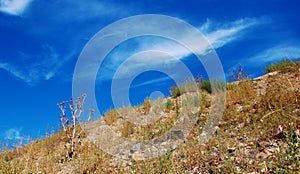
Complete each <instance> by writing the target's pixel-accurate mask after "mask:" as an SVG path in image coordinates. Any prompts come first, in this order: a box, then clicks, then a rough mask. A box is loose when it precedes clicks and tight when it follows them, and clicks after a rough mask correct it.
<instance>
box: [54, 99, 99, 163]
mask: <svg viewBox="0 0 300 174" xmlns="http://www.w3.org/2000/svg"><path fill="white" fill-rule="evenodd" d="M85 98H86V94H83V95H82V96H81V97H78V98H77V99H76V100H74V99H73V98H71V99H70V100H69V101H65V102H62V103H59V104H57V106H58V108H59V109H60V111H61V112H62V115H60V116H59V118H60V125H61V127H62V129H63V130H64V132H65V133H66V136H67V140H68V142H67V144H66V145H65V148H66V149H67V155H66V159H71V158H72V157H73V156H74V155H75V146H76V139H77V144H80V142H81V140H80V135H81V133H82V131H80V132H78V130H77V125H79V124H81V123H82V121H81V118H80V116H81V114H82V113H83V104H84V102H85ZM66 105H67V106H68V108H69V112H70V113H71V117H70V118H67V114H66V110H67V106H66ZM93 112H94V110H93V109H91V110H90V113H89V116H88V119H87V121H90V119H91V117H92V115H93ZM70 119H71V120H70Z"/></svg>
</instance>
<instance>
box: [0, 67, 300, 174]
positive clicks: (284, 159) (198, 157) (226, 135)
mask: <svg viewBox="0 0 300 174" xmlns="http://www.w3.org/2000/svg"><path fill="white" fill-rule="evenodd" d="M200 96H201V97H200V101H201V102H200V103H201V106H200V112H201V113H200V114H199V115H198V118H199V121H198V122H197V125H196V126H195V127H194V129H193V131H192V132H191V134H190V135H189V136H188V137H187V140H186V141H185V143H182V144H181V145H180V146H179V147H178V148H176V149H174V150H172V152H169V153H167V154H166V155H164V156H162V157H161V158H158V159H152V160H148V161H135V160H131V161H127V162H122V161H118V160H117V159H116V158H114V157H113V156H111V155H108V154H106V153H104V152H102V151H101V150H100V149H99V148H97V147H96V146H95V145H94V144H93V143H91V142H90V141H89V140H88V139H87V138H86V136H85V135H84V134H82V136H81V142H80V143H77V146H76V154H75V156H74V157H73V158H72V159H65V155H66V151H65V148H64V146H65V145H67V143H66V142H67V139H66V136H65V135H64V132H59V133H57V134H55V135H52V136H50V137H46V138H45V139H43V140H38V141H34V142H32V143H31V144H29V145H26V146H25V147H23V148H19V149H16V150H13V151H6V152H3V153H2V154H1V155H0V173H128V172H134V173H197V172H202V173H220V172H223V173H255V172H257V173H262V172H265V173H271V172H287V173H297V170H299V169H300V168H299V161H298V160H299V154H298V152H297V150H300V149H299V143H298V142H297V137H296V134H297V131H298V133H299V129H300V120H299V118H300V102H299V101H300V70H296V71H293V72H288V73H278V72H277V73H271V74H267V75H265V76H262V77H260V78H256V79H254V80H243V81H241V82H237V83H233V84H230V85H228V91H227V104H226V108H225V112H224V116H223V119H222V121H221V123H220V125H219V126H218V130H217V131H216V133H215V136H214V137H213V138H212V139H210V141H209V142H208V143H206V145H200V144H199V143H198V137H199V135H200V134H201V132H202V127H203V125H204V124H205V120H206V118H207V112H208V107H209V106H210V104H209V103H210V102H209V101H210V96H209V95H208V94H207V93H204V92H202V93H201V95H200ZM167 102H169V103H172V104H171V105H169V106H168V108H165V106H166V105H167ZM160 106H163V107H160ZM148 107H149V105H148V104H145V105H144V106H141V107H136V108H135V111H137V113H140V117H141V120H143V119H144V118H145V115H147V114H151V113H155V114H157V117H153V118H154V119H157V120H156V122H155V124H152V125H148V126H134V125H132V124H131V123H130V122H127V121H125V120H124V118H122V117H120V116H119V115H118V113H122V114H124V113H126V114H125V116H126V115H128V116H129V115H131V114H132V113H131V112H132V110H130V109H128V108H127V109H126V108H125V109H121V110H118V111H116V110H113V111H111V112H109V113H106V115H105V117H104V118H103V119H101V120H99V121H96V122H93V123H90V124H88V125H86V126H87V127H86V130H87V131H90V132H93V133H94V134H89V135H90V136H92V137H90V138H97V131H94V130H98V131H99V129H101V125H103V123H104V122H106V123H107V124H109V125H110V126H111V128H112V130H114V131H115V132H117V133H118V134H119V135H122V136H125V137H129V138H136V139H152V138H155V137H157V136H160V135H162V134H164V132H165V130H167V129H169V128H170V126H171V125H172V124H173V123H174V121H175V120H176V119H177V114H176V113H177V112H176V111H178V110H180V109H181V108H178V106H177V105H176V99H171V98H169V99H168V100H167V99H165V100H164V99H161V100H160V101H157V103H151V107H150V110H151V112H150V111H149V108H148ZM148 112H150V113H148ZM181 112H182V111H181ZM148 121H149V122H151V121H153V120H148ZM99 127H100V128H99ZM291 127H294V130H293V131H290V130H291ZM103 129H104V128H103ZM100 140H101V141H102V142H107V144H108V146H109V143H110V141H111V137H109V136H107V137H103V139H100ZM297 143H298V144H297ZM132 157H133V158H134V155H133V156H132ZM137 159H138V157H137Z"/></svg>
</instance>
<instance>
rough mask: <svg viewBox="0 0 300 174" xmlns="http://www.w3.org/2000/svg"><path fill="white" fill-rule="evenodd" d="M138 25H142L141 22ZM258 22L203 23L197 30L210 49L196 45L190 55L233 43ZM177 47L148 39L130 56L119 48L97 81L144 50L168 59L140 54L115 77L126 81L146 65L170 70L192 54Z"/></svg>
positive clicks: (183, 38) (187, 38)
mask: <svg viewBox="0 0 300 174" xmlns="http://www.w3.org/2000/svg"><path fill="white" fill-rule="evenodd" d="M140 22H141V24H142V23H143V22H144V21H140ZM262 22H265V19H264V18H243V19H239V20H236V21H232V22H222V23H220V22H213V21H211V20H207V21H206V22H205V23H204V24H203V25H202V26H200V27H198V29H199V30H200V32H202V33H203V34H204V36H205V37H206V39H207V40H208V42H209V43H210V45H209V44H203V45H197V48H196V50H194V51H195V52H196V53H198V54H200V55H204V56H205V55H206V54H207V53H208V52H209V50H210V49H211V46H212V48H214V49H218V48H221V47H223V46H224V45H227V44H229V43H231V42H233V41H235V40H238V39H242V38H243V37H244V34H245V33H246V31H247V30H248V29H250V28H252V27H255V26H257V25H260V24H261V23H262ZM134 27H138V26H134ZM141 29H143V28H141ZM162 30H164V28H162ZM170 32H173V30H170ZM174 32H177V31H174ZM176 35H177V36H178V38H180V39H179V40H178V42H179V43H191V44H193V45H196V44H197V43H199V41H197V40H195V38H196V37H195V36H193V35H192V34H189V33H188V32H184V31H182V32H180V33H176ZM179 43H176V42H174V41H170V40H159V41H157V40H155V39H153V40H151V38H150V39H146V42H145V40H141V41H138V43H136V44H135V47H136V50H135V51H132V52H130V51H128V49H127V48H125V49H122V48H121V49H119V50H118V51H115V52H114V53H113V54H111V55H110V56H109V57H108V59H109V60H108V61H109V62H110V63H108V65H109V66H107V67H104V70H103V72H102V74H101V75H100V78H101V79H105V78H111V74H112V73H114V71H113V70H115V69H116V68H118V67H119V66H120V65H121V62H122V61H124V60H125V59H127V58H128V57H130V56H131V55H130V54H136V53H137V52H142V51H146V50H157V51H160V52H162V53H166V54H167V55H170V56H166V54H165V55H163V54H161V55H159V54H153V55H145V54H144V55H143V56H135V59H133V60H130V61H131V63H130V64H129V63H127V64H126V67H125V68H124V67H123V68H122V72H118V73H119V74H118V77H120V78H126V77H128V76H131V75H133V74H135V73H136V72H137V71H140V70H141V69H144V68H146V67H149V65H151V66H155V65H157V66H164V65H165V66H172V63H173V64H174V65H175V64H176V62H178V61H180V60H181V59H184V58H186V57H187V56H189V55H191V54H193V53H192V52H191V51H190V50H189V49H187V48H186V47H185V46H183V45H181V44H179Z"/></svg>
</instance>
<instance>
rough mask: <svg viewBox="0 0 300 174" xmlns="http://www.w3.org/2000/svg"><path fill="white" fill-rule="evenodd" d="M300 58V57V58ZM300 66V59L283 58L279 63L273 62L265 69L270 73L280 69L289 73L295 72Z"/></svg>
mask: <svg viewBox="0 0 300 174" xmlns="http://www.w3.org/2000/svg"><path fill="white" fill-rule="evenodd" d="M299 60H300V58H299ZM299 68H300V63H299V61H298V62H296V61H293V60H288V59H285V60H282V61H280V62H278V63H271V64H270V65H268V66H267V68H266V69H265V73H270V72H274V71H280V72H283V73H287V72H295V71H297V70H298V69H299Z"/></svg>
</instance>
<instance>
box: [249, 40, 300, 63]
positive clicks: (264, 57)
mask: <svg viewBox="0 0 300 174" xmlns="http://www.w3.org/2000/svg"><path fill="white" fill-rule="evenodd" d="M298 57H300V47H297V46H294V45H289V44H282V45H278V46H274V47H272V48H269V49H266V50H264V51H262V52H259V53H258V54H255V55H254V56H252V57H250V58H248V59H245V60H246V61H245V63H247V64H249V66H251V65H252V66H257V65H263V64H265V63H270V62H274V61H275V62H276V61H280V60H282V59H295V58H298Z"/></svg>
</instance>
